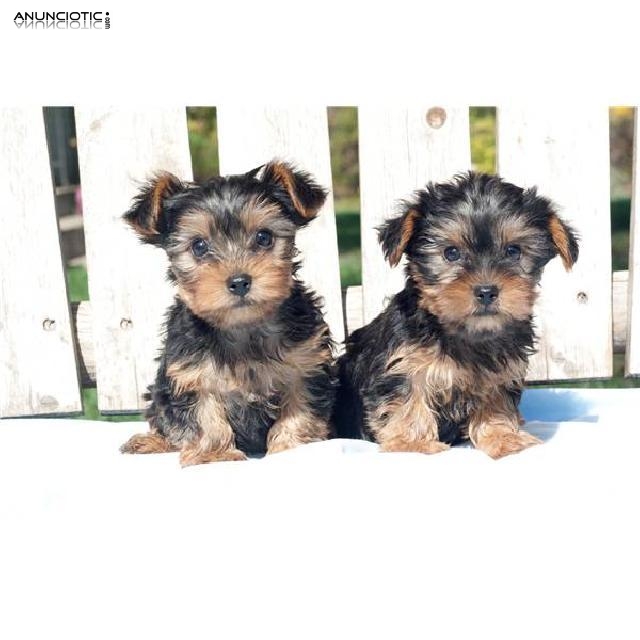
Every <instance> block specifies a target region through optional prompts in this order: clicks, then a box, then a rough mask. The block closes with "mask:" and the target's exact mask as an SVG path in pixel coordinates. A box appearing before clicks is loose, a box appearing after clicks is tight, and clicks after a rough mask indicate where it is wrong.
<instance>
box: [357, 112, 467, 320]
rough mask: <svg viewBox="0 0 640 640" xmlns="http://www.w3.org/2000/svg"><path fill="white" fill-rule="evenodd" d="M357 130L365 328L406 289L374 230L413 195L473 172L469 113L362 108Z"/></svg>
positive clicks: (401, 269)
mask: <svg viewBox="0 0 640 640" xmlns="http://www.w3.org/2000/svg"><path fill="white" fill-rule="evenodd" d="M358 126H359V134H360V200H361V208H362V210H361V215H360V224H361V228H362V285H363V313H364V317H363V321H364V323H367V322H370V321H371V320H372V319H373V318H374V317H375V316H376V315H377V314H378V313H379V312H380V311H381V310H382V308H383V307H384V305H385V300H386V299H387V298H388V297H389V296H390V295H392V294H394V293H396V292H397V291H399V290H400V289H402V287H403V286H404V261H403V263H402V264H401V265H399V266H397V267H396V268H395V269H391V268H390V267H389V265H388V263H387V262H385V260H384V256H383V254H382V251H381V249H380V246H379V245H378V238H377V232H376V230H375V228H376V227H377V226H378V225H380V224H381V223H382V222H383V221H384V220H385V219H386V218H388V217H389V216H391V215H393V213H394V212H395V210H396V208H397V203H398V201H399V200H400V199H402V198H406V197H408V196H410V195H411V193H412V192H413V191H414V190H415V189H418V188H420V187H424V186H425V185H426V183H427V182H429V181H430V180H433V181H439V180H446V179H449V178H451V177H452V176H453V174H455V173H457V172H459V171H465V170H467V169H469V168H471V151H470V144H469V109H468V108H466V107H465V108H448V107H447V108H443V107H434V106H417V107H411V108H405V109H389V108H384V107H375V106H367V107H360V108H359V110H358Z"/></svg>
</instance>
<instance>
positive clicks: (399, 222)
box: [377, 206, 420, 267]
mask: <svg viewBox="0 0 640 640" xmlns="http://www.w3.org/2000/svg"><path fill="white" fill-rule="evenodd" d="M419 217H420V214H419V213H418V211H416V209H414V208H413V207H412V206H407V208H406V210H405V212H404V213H403V214H402V215H400V216H397V217H396V218H390V219H389V220H387V221H386V222H385V223H384V224H383V225H381V226H380V227H378V228H377V231H378V242H379V243H380V244H381V245H382V250H383V251H384V257H385V258H386V259H387V260H388V261H389V264H390V265H391V266H392V267H395V266H396V265H397V264H398V262H400V258H402V254H403V253H404V251H405V249H406V248H407V244H409V240H411V236H412V235H413V232H414V230H415V226H416V221H417V220H418V218H419Z"/></svg>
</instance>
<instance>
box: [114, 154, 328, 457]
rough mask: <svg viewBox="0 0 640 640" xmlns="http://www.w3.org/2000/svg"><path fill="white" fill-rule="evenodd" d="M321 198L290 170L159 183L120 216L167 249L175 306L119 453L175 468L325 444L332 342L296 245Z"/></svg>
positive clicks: (164, 177)
mask: <svg viewBox="0 0 640 640" xmlns="http://www.w3.org/2000/svg"><path fill="white" fill-rule="evenodd" d="M325 198H326V191H325V190H324V189H323V188H322V187H320V186H319V185H318V184H316V183H315V181H314V180H313V178H312V177H311V176H310V175H308V174H307V173H305V172H303V171H299V170H296V169H295V168H294V167H292V166H291V165H289V164H286V163H284V162H280V161H272V162H270V163H269V164H267V165H265V166H263V167H259V168H258V169H254V170H252V171H249V172H248V173H246V174H243V175H234V176H229V177H221V178H213V179H212V180H210V181H208V182H206V183H203V184H195V183H185V182H182V181H181V180H179V179H178V178H176V177H175V176H173V175H171V174H169V173H163V174H159V175H157V176H155V177H154V178H153V179H152V180H151V181H149V183H148V184H147V185H146V186H144V188H143V189H142V190H141V191H140V193H139V194H138V195H137V197H136V198H135V200H134V202H133V205H132V207H131V209H130V210H129V211H128V212H127V213H126V214H125V215H124V219H125V221H126V222H127V223H128V224H129V225H131V227H132V228H133V229H134V230H135V231H136V233H137V234H138V236H139V237H140V239H141V240H142V241H143V242H146V243H149V244H153V245H156V246H158V247H161V248H162V249H164V250H165V251H166V253H167V255H168V257H169V265H170V266H169V278H170V280H171V281H172V282H173V283H174V284H175V287H176V292H177V295H176V299H175V302H174V304H173V306H172V307H171V308H170V309H169V311H168V313H167V319H166V335H165V338H164V345H163V350H162V355H161V357H160V362H159V367H158V373H157V376H156V380H155V383H154V384H153V385H152V386H151V387H150V388H149V394H148V400H150V404H149V406H148V409H147V411H146V417H147V419H148V421H149V426H150V431H149V432H148V433H144V434H139V435H135V436H133V437H132V438H131V439H130V440H129V441H128V442H126V443H125V444H124V445H123V446H122V447H121V450H122V451H123V452H124V453H156V452H165V451H180V461H181V463H182V465H183V466H184V465H193V464H201V463H207V462H215V461H219V460H241V459H244V458H245V457H246V456H247V455H251V454H263V453H265V452H266V453H274V452H278V451H282V450H285V449H289V448H291V447H295V446H296V445H298V444H301V443H306V442H312V441H316V440H322V439H325V438H327V437H328V436H329V416H330V414H331V410H332V407H333V401H334V395H335V376H334V373H333V364H332V357H333V356H332V349H333V346H332V341H331V337H330V335H329V329H328V327H327V325H326V323H325V322H324V319H323V315H322V309H321V304H320V301H319V299H318V298H317V297H316V295H315V294H314V293H313V292H312V291H310V290H309V289H307V288H306V287H305V286H304V284H303V283H302V282H300V280H298V278H297V277H296V271H297V268H298V263H297V262H296V259H295V258H296V255H297V251H296V248H295V235H296V232H297V231H298V229H300V228H302V227H304V226H306V225H307V224H308V223H309V222H311V220H313V218H314V217H315V216H316V215H317V213H318V211H319V210H320V208H321V207H322V204H323V203H324V201H325Z"/></svg>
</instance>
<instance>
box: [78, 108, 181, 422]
mask: <svg viewBox="0 0 640 640" xmlns="http://www.w3.org/2000/svg"><path fill="white" fill-rule="evenodd" d="M76 132H77V139H78V160H79V164H80V175H81V180H82V197H83V208H84V224H85V237H86V247H87V268H88V272H89V296H90V298H91V304H92V309H93V334H94V348H95V355H96V376H97V387H98V406H99V408H100V410H101V411H105V412H119V411H132V410H137V409H139V408H140V407H141V406H142V405H143V402H142V399H141V396H142V394H143V393H144V392H145V391H146V388H147V385H149V384H150V383H151V382H152V381H153V379H154V376H155V370H156V363H155V362H154V358H155V357H156V355H157V351H158V347H159V331H160V325H161V322H162V320H163V317H164V313H165V310H166V308H167V306H168V305H169V304H170V303H171V300H172V290H171V288H170V286H169V285H168V283H167V282H166V280H165V275H166V270H167V261H166V258H165V255H164V252H163V251H162V250H160V249H157V248H154V247H151V246H148V245H141V244H140V243H139V242H138V241H137V239H136V238H135V236H134V234H133V232H132V231H131V230H130V229H129V228H128V227H127V226H126V225H125V224H124V222H123V221H122V219H121V217H122V214H123V213H124V212H125V211H126V210H127V209H128V208H129V206H130V204H131V199H132V197H133V196H134V194H135V193H136V191H137V190H138V188H139V185H140V184H141V183H142V182H143V181H145V180H146V179H147V178H148V177H149V176H150V175H151V174H152V173H153V172H154V171H159V170H166V171H171V172H172V173H174V174H175V175H177V176H178V177H180V178H182V179H186V180H190V179H191V177H192V173H191V158H190V154H189V143H188V136H187V122H186V112H185V109H147V110H144V111H143V110H140V111H136V110H125V109H93V108H77V109H76Z"/></svg>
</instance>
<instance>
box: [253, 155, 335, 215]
mask: <svg viewBox="0 0 640 640" xmlns="http://www.w3.org/2000/svg"><path fill="white" fill-rule="evenodd" d="M262 181H263V182H266V183H268V184H272V185H275V186H277V187H279V188H281V189H283V190H284V191H285V193H286V194H287V196H288V199H289V200H290V201H291V204H292V205H293V209H294V210H295V213H296V214H297V216H298V217H299V218H300V220H298V223H299V224H306V223H307V222H309V221H310V220H313V218H315V217H316V215H317V213H318V211H319V210H320V207H322V205H323V204H324V201H325V200H326V198H327V191H326V189H324V188H323V187H321V186H320V185H319V184H317V183H316V182H315V180H314V179H313V178H312V177H311V176H310V175H309V174H308V173H306V172H305V171H298V170H296V169H294V168H293V167H292V166H291V165H290V164H287V163H286V162H281V161H279V160H272V161H271V162H269V163H268V164H267V165H265V166H264V170H263V172H262Z"/></svg>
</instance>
